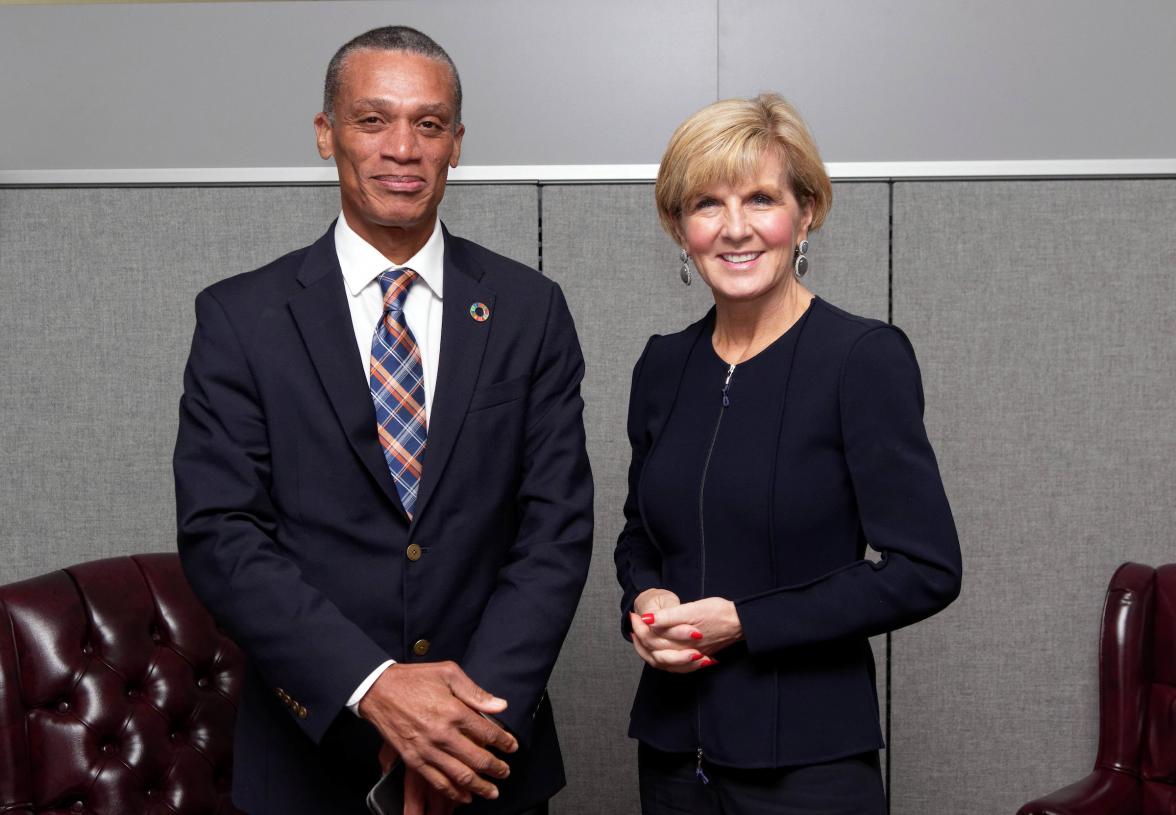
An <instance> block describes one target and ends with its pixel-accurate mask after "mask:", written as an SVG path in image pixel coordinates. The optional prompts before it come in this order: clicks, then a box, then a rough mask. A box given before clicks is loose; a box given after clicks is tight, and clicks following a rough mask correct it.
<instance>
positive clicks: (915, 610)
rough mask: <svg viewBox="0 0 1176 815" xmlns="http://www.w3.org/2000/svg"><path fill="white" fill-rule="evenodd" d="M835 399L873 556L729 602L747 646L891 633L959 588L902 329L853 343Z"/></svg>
mask: <svg viewBox="0 0 1176 815" xmlns="http://www.w3.org/2000/svg"><path fill="white" fill-rule="evenodd" d="M839 402H840V411H841V428H842V438H843V443H844V454H845V459H846V464H847V466H848V469H849V474H850V479H851V481H852V485H853V491H854V496H855V499H856V501H857V506H858V512H859V516H860V518H861V524H862V529H863V531H864V533H865V537H866V540H867V542H868V543H869V545H870V546H871V547H872V548H873V549H875V550H876V551H878V552H880V553H881V555H882V558H881V560H880V562H878V563H871V562H870V561H867V560H861V561H857V562H855V563H853V564H851V565H849V566H846V567H844V568H842V569H838V570H836V571H834V572H831V573H829V574H826V575H823V576H821V577H819V578H817V579H816V580H813V581H811V582H809V583H805V584H802V585H795V586H788V587H784V588H780V589H774V590H772V591H769V592H765V593H763V594H758V595H755V596H752V597H746V598H742V599H739V600H736V607H737V609H738V612H739V618H740V621H741V623H742V625H743V632H744V636H745V638H746V640H747V647H748V649H749V650H750V651H751V652H753V653H762V652H768V651H774V650H778V649H782V648H788V647H792V646H797V645H806V644H811V643H817V642H824V641H828V640H834V639H838V638H841V637H850V636H854V637H864V636H873V635H875V634H880V633H883V632H885V631H891V630H894V629H896V628H900V627H902V626H904V625H909V624H911V623H914V622H917V621H918V620H921V619H924V618H925V617H929V616H931V615H932V614H934V613H936V612H937V611H939V610H940V609H942V608H944V607H945V606H947V605H948V604H949V603H951V601H952V600H954V599H955V598H956V596H958V594H959V590H960V577H961V570H962V566H961V560H960V548H959V540H958V538H957V536H956V530H955V523H954V521H953V520H952V516H951V508H950V507H949V506H948V502H947V496H946V494H945V493H944V489H943V483H942V481H941V480H940V476H939V468H938V466H937V464H936V462H935V454H934V452H933V451H932V449H931V443H930V441H929V440H928V439H927V432H926V430H925V428H924V426H923V389H922V384H921V379H920V375H919V366H918V363H917V362H916V360H915V354H914V350H913V349H912V348H911V345H910V342H909V341H908V340H907V338H906V335H905V334H903V333H902V332H901V331H900V330H898V329H896V328H893V327H891V326H880V327H878V328H875V329H872V330H870V331H869V332H867V333H866V334H864V335H862V337H860V338H859V339H858V340H857V342H856V343H855V345H854V346H853V348H852V349H851V350H850V352H849V354H848V355H847V357H846V360H845V363H844V365H843V369H842V372H841V380H840V394H839Z"/></svg>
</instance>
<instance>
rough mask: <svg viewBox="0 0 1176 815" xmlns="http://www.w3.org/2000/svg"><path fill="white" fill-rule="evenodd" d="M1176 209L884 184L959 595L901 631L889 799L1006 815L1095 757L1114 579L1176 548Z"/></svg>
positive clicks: (1145, 195) (1101, 188) (1017, 186)
mask: <svg viewBox="0 0 1176 815" xmlns="http://www.w3.org/2000/svg"><path fill="white" fill-rule="evenodd" d="M1173 223H1176V181H1173V180H1138V181H1128V180H1107V181H1033V182H1030V181H1000V182H928V183H910V184H896V185H895V189H894V255H893V263H894V319H895V322H897V323H899V324H901V325H903V326H904V327H905V328H907V330H908V331H909V332H910V335H911V339H912V340H913V342H914V344H915V348H916V350H917V351H918V353H919V357H920V360H921V362H922V366H923V376H924V384H925V389H926V394H927V405H928V409H927V423H928V427H929V430H930V432H931V436H932V439H933V441H934V442H935V444H936V449H937V450H938V452H939V457H940V464H941V467H942V470H943V473H944V478H945V481H946V486H947V490H948V495H949V496H950V498H951V501H952V508H953V510H954V512H955V517H956V522H957V524H958V525H959V529H960V536H961V540H962V542H963V549H964V592H963V595H962V596H961V597H960V599H959V601H958V602H957V603H956V604H955V605H954V606H953V607H952V608H950V609H948V610H947V612H946V613H945V614H943V615H941V616H939V617H937V618H935V619H932V620H929V621H927V622H925V623H922V624H920V625H917V626H914V627H913V628H911V629H909V630H906V631H899V632H897V633H895V634H894V635H893V660H892V664H891V669H892V676H893V686H892V688H891V693H892V697H893V705H892V715H893V724H892V734H893V743H892V749H891V753H892V780H893V804H894V810H893V811H894V812H897V813H908V812H909V813H933V812H951V813H958V815H989V813H994V812H1008V813H1012V812H1015V811H1016V809H1017V807H1018V806H1020V805H1021V804H1022V803H1024V802H1025V801H1027V800H1029V799H1030V798H1033V797H1035V796H1036V795H1039V794H1042V793H1045V792H1048V791H1050V790H1053V789H1056V788H1058V787H1060V786H1063V785H1064V784H1068V783H1070V782H1072V781H1076V780H1078V778H1080V777H1081V776H1083V775H1085V774H1086V773H1087V772H1088V771H1089V769H1090V767H1091V766H1092V765H1093V762H1094V738H1095V729H1096V725H1097V718H1096V714H1097V709H1096V703H1095V701H1096V696H1095V692H1096V688H1097V681H1098V678H1097V672H1096V664H1097V659H1098V653H1097V631H1098V621H1099V614H1100V612H1101V607H1102V598H1103V593H1104V591H1105V588H1106V583H1107V580H1108V578H1109V577H1110V574H1111V572H1112V571H1113V570H1114V568H1115V567H1116V566H1117V565H1118V564H1119V563H1121V562H1123V561H1125V560H1136V561H1140V562H1142V563H1147V564H1151V565H1156V564H1159V563H1164V562H1171V561H1176V524H1174V523H1173V521H1174V516H1176V512H1174V507H1176V331H1174V328H1173V327H1174V326H1176V277H1174V272H1176V232H1174V231H1173V229H1172V224H1173ZM1169 647H1176V644H1173V643H1169Z"/></svg>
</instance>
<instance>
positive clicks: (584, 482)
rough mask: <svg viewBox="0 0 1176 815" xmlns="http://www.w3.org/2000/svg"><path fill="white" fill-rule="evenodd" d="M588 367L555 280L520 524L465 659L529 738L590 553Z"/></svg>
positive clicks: (528, 435)
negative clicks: (583, 386) (583, 389)
mask: <svg viewBox="0 0 1176 815" xmlns="http://www.w3.org/2000/svg"><path fill="white" fill-rule="evenodd" d="M583 377H584V359H583V356H582V354H581V352H580V344H579V341H578V340H577V339H576V329H575V326H574V324H573V322H572V315H571V313H570V312H569V310H568V306H567V303H566V302H565V300H564V297H563V294H562V292H561V291H560V290H559V288H558V286H555V285H553V286H552V287H551V296H550V300H549V302H548V310H547V314H546V320H545V324H544V334H543V339H542V342H541V345H540V348H539V352H538V358H537V360H536V363H535V368H534V373H533V375H532V383H531V388H530V392H529V394H528V397H527V405H526V411H527V426H526V431H525V441H524V444H525V449H524V454H523V467H522V472H521V473H520V480H519V486H518V512H519V516H518V517H519V520H518V534H517V536H516V538H515V540H514V543H513V544H512V546H511V547H510V551H509V554H508V556H507V558H506V559H505V561H504V563H503V565H502V567H501V568H500V569H499V571H498V575H497V583H496V588H495V589H494V591H493V593H492V594H491V595H490V599H489V601H488V602H487V604H486V607H485V610H484V611H483V613H482V617H481V619H480V621H479V623H478V627H477V629H476V630H475V631H474V634H473V636H472V637H471V639H470V645H469V647H468V649H467V650H466V653H465V656H464V658H463V659H462V660H461V666H462V668H463V670H465V672H466V673H467V674H468V675H469V676H470V678H471V679H473V680H474V682H476V683H478V685H480V686H481V687H483V688H487V689H491V690H493V692H494V693H495V694H497V695H499V696H503V697H505V698H506V699H507V700H508V701H509V702H510V707H509V708H508V709H507V710H506V712H504V713H502V714H499V715H498V716H497V717H496V718H498V719H499V720H500V721H501V722H502V723H503V724H504V725H505V726H506V727H507V728H509V729H510V730H511V732H512V733H514V734H515V735H516V736H517V737H518V738H519V741H520V742H522V743H523V744H524V745H526V744H527V743H528V741H529V738H530V733H531V725H532V722H533V721H534V716H535V713H536V711H537V710H538V708H539V705H540V704H541V703H542V701H543V694H544V689H545V688H546V685H547V681H548V678H549V677H550V675H551V671H552V668H553V667H554V666H555V661H556V658H557V657H558V656H559V650H560V646H561V645H562V644H563V641H564V638H565V637H566V636H567V632H568V629H569V628H570V627H571V623H572V616H573V615H574V614H575V611H576V606H577V604H578V603H579V600H580V594H581V592H582V591H583V589H584V582H585V580H586V579H587V577H588V566H589V563H590V561H591V554H592V522H593V517H592V493H593V490H592V471H591V469H590V467H589V464H588V452H587V450H586V448H585V435H584V419H583V411H584V402H583V400H582V399H581V397H580V382H581V380H582V379H583Z"/></svg>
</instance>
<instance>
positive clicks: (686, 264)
mask: <svg viewBox="0 0 1176 815" xmlns="http://www.w3.org/2000/svg"><path fill="white" fill-rule="evenodd" d="M681 260H682V269H681V271H679V272H678V276H679V277H681V278H682V282H683V283H685V284H686V285H687V286H689V285H690V256H689V255H688V254H686V250H685V249H683V250H682V258H681Z"/></svg>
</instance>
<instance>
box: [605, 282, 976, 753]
mask: <svg viewBox="0 0 1176 815" xmlns="http://www.w3.org/2000/svg"><path fill="white" fill-rule="evenodd" d="M713 328H714V312H713V310H712V312H711V313H710V314H708V315H707V316H706V317H705V318H704V319H702V320H700V321H699V322H697V323H695V324H694V325H692V326H690V327H689V328H687V329H685V330H684V331H681V332H679V333H677V334H672V335H669V336H664V337H657V336H655V337H653V338H652V339H651V340H650V341H649V344H648V345H647V346H646V348H645V352H644V353H643V354H642V356H641V359H640V361H638V363H637V366H636V369H635V371H634V374H633V387H632V395H631V398H630V404H629V424H628V431H629V439H630V442H631V443H632V448H633V458H632V464H631V466H630V469H629V497H628V500H627V501H626V503H625V527H624V530H623V532H622V533H621V535H620V539H619V541H618V544H617V549H616V565H617V574H618V577H619V579H620V583H621V587H622V589H623V591H624V596H623V598H622V601H621V609H622V615H623V617H622V618H623V625H624V626H625V628H626V633H628V632H627V627H628V616H627V612H628V611H629V610H631V608H632V604H633V600H634V598H635V597H636V596H637V595H638V594H639V593H640V592H642V591H644V590H645V589H649V588H655V587H656V588H667V589H670V590H672V591H674V592H676V593H677V594H678V595H679V597H680V598H681V599H682V600H683V601H684V602H685V601H688V600H692V599H697V597H698V596H699V593H700V577H705V580H706V584H707V585H706V587H704V588H703V589H702V591H703V593H704V594H705V592H706V591H707V588H710V587H712V586H713V584H714V583H715V582H717V581H724V586H723V589H722V591H723V592H724V593H723V594H722V595H721V596H725V597H727V599H730V600H733V601H735V604H736V607H737V609H738V612H739V617H740V621H741V623H742V625H743V631H744V635H745V638H746V639H745V641H744V642H741V643H738V644H736V645H734V646H732V647H730V648H728V649H726V650H724V651H722V652H720V653H719V654H717V655H716V656H717V658H718V661H719V664H718V665H716V666H714V667H711V668H707V669H703V670H701V671H698V672H696V673H691V674H686V675H678V674H671V673H667V672H664V671H658V670H655V669H653V668H650V667H646V668H645V670H644V673H643V675H642V679H641V683H640V686H639V689H638V692H637V698H636V701H635V702H634V705H633V712H632V716H631V727H630V735H632V736H634V737H636V738H638V739H640V740H641V741H643V742H645V743H647V744H649V745H651V746H653V747H655V748H658V749H661V750H665V751H689V752H691V753H693V752H695V751H696V750H697V749H699V748H701V749H702V750H703V752H704V755H705V756H706V757H707V758H708V759H709V760H712V761H714V762H716V763H718V764H723V765H728V766H735V767H780V766H787V765H798V764H810V763H816V762H821V761H829V760H833V759H835V758H839V757H843V756H847V755H852V754H856V753H861V752H865V751H868V750H873V749H877V748H878V747H880V746H882V736H881V733H880V730H879V725H878V703H877V698H876V691H875V683H874V662H873V657H872V655H871V653H870V647H869V643H868V642H867V637H870V636H873V635H876V634H881V633H883V632H886V631H891V630H893V629H895V628H898V627H900V626H903V625H907V624H909V623H912V622H915V621H917V620H920V619H922V618H924V617H927V616H929V615H930V614H933V613H935V612H936V611H938V610H940V609H942V608H943V607H944V606H946V605H947V604H948V603H950V602H951V601H952V600H953V599H954V598H955V597H956V596H957V594H958V593H959V587H960V575H961V563H960V550H959V542H958V540H957V537H956V531H955V525H954V523H953V521H952V516H951V510H950V508H949V506H948V502H947V497H946V495H945V493H944V489H943V485H942V483H941V480H940V476H939V469H938V467H937V465H936V461H935V455H934V453H933V451H932V449H931V445H930V443H929V441H928V440H927V434H926V431H925V430H924V427H923V390H922V386H921V383H920V376H919V368H918V365H917V363H916V361H915V355H914V352H913V351H912V349H911V346H910V343H909V342H908V341H907V338H906V335H904V334H903V333H902V332H901V331H899V330H898V329H896V328H894V327H892V326H888V325H886V324H885V323H881V322H878V321H877V320H869V319H864V318H861V317H856V316H854V315H851V314H847V313H846V312H844V311H842V310H840V309H837V308H835V307H833V306H831V305H830V304H828V303H826V302H824V301H823V300H820V299H816V300H814V301H813V303H812V305H811V307H810V308H809V309H808V311H807V312H806V313H805V315H804V316H803V317H802V318H801V321H800V322H798V324H797V325H796V326H794V327H793V329H792V330H790V332H789V334H787V335H785V337H783V338H781V340H780V341H778V342H779V343H792V345H791V346H788V347H787V348H786V350H787V353H779V354H778V356H777V359H779V360H781V365H780V368H779V370H778V371H777V372H776V373H777V377H778V380H779V382H780V383H781V387H780V389H779V390H777V391H774V392H775V393H777V394H779V393H781V392H782V393H784V397H783V399H782V400H781V402H782V404H781V405H780V406H779V407H778V408H777V407H776V406H775V405H773V406H772V409H773V410H778V411H779V413H778V415H779V417H780V418H779V422H778V427H773V428H771V432H770V434H769V435H767V436H766V437H765V438H762V439H759V440H752V442H751V443H753V444H757V445H763V446H766V447H767V450H768V452H767V453H766V454H765V455H764V456H762V460H763V461H765V462H767V463H766V465H765V472H763V473H762V474H761V473H758V472H757V473H755V474H754V477H755V478H757V479H761V480H758V481H756V482H755V483H757V484H771V485H772V489H771V491H770V492H769V490H767V489H765V490H764V493H765V495H767V496H768V497H767V500H766V501H765V502H764V503H763V505H762V509H761V512H762V513H763V517H762V518H756V519H751V520H750V521H749V522H748V523H747V524H744V526H745V527H756V528H762V529H765V530H767V532H766V534H764V535H759V536H749V535H736V534H724V530H723V529H708V531H707V534H706V546H705V549H701V554H700V547H699V545H698V540H699V535H698V534H697V532H696V530H694V529H693V527H690V528H689V529H687V527H688V526H689V525H688V524H685V522H683V523H681V524H679V525H677V526H676V527H675V528H676V529H678V530H681V532H680V534H679V535H678V537H680V538H682V539H681V540H665V539H659V538H658V534H657V530H656V529H655V528H654V527H653V526H652V525H651V523H650V519H651V518H653V517H663V518H665V517H672V518H690V519H694V520H695V521H697V520H698V518H699V506H698V503H697V499H696V500H695V501H694V502H693V504H692V505H690V506H679V507H676V508H675V507H661V506H658V507H654V506H651V504H650V503H649V500H656V498H650V496H656V495H660V494H664V493H665V490H652V489H651V486H650V485H649V484H648V483H647V482H644V481H643V476H645V475H647V474H648V472H649V469H650V468H649V467H647V464H648V463H649V462H650V460H651V459H653V458H658V459H660V460H659V461H658V462H657V468H656V469H657V470H658V471H659V472H660V473H663V474H665V473H669V474H671V475H670V476H668V477H673V475H672V474H679V473H680V474H683V477H689V476H688V475H686V474H688V473H691V472H692V467H694V463H693V462H695V461H696V459H697V458H698V451H699V450H703V449H705V447H706V445H707V443H708V440H709V439H710V432H711V431H710V428H712V427H715V419H714V418H709V424H705V427H706V428H707V430H706V433H703V434H699V435H700V438H697V439H695V440H689V439H683V438H682V434H681V432H677V441H676V442H675V443H673V444H668V443H667V444H660V445H659V442H660V441H661V440H662V438H663V436H664V435H666V434H665V433H663V431H664V430H665V429H666V426H667V423H668V422H671V421H676V422H678V424H677V425H675V426H676V427H677V428H681V427H683V425H682V424H681V423H682V422H683V421H685V420H690V421H693V422H694V423H695V426H701V425H702V424H703V423H702V422H701V419H703V418H706V417H688V416H684V415H677V413H676V412H677V411H688V410H695V411H696V412H701V411H703V410H711V411H712V412H713V413H715V414H717V413H718V410H719V407H718V406H719V385H720V384H721V382H720V380H719V379H715V381H714V382H713V383H710V385H711V387H709V389H708V388H699V389H697V391H702V390H705V391H706V394H707V399H706V400H704V402H699V400H697V399H693V398H688V397H689V396H690V394H688V393H687V389H688V388H689V387H690V385H689V384H687V385H683V382H690V381H691V380H690V378H689V376H687V375H686V374H687V372H688V370H691V368H690V366H691V365H696V364H697V363H698V360H701V359H703V358H704V357H703V355H705V354H711V356H712V357H713V352H711V351H710V349H709V347H704V344H705V345H706V346H709V343H710V342H711V334H712V331H713ZM776 350H777V351H779V347H777V349H776ZM692 359H694V360H695V362H694V363H692V362H691V360H692ZM720 370H721V369H720ZM736 379H738V374H736ZM769 381H770V378H769ZM740 395H741V394H740V393H739V392H738V391H737V392H736V394H735V397H734V398H739V397H740ZM686 405H694V406H695V407H694V408H689V407H685V406H686ZM700 405H702V406H700ZM705 406H710V407H705ZM709 415H710V414H708V416H709ZM773 415H776V414H773ZM731 421H732V422H734V421H735V419H734V418H733V419H732V420H731ZM722 428H723V432H724V433H736V434H737V433H739V432H740V428H741V426H740V425H739V424H737V423H735V424H731V423H728V424H724V425H722ZM716 438H717V431H716ZM749 466H750V465H749ZM742 477H743V478H744V479H745V480H746V478H748V477H752V476H749V475H747V474H742ZM707 484H708V486H707V488H706V490H707V501H708V502H711V501H719V500H721V493H722V491H723V489H724V484H723V483H722V481H721V480H720V478H719V477H718V476H715V475H712V476H711V477H710V478H709V479H708V481H707ZM697 494H698V492H697V490H696V492H695V495H697ZM647 499H648V500H647ZM867 544H869V545H870V546H871V547H872V548H873V549H875V550H877V551H879V552H881V553H882V558H881V560H880V561H879V562H877V563H874V562H871V561H869V560H864V559H863V557H864V553H865V547H866V545H867ZM702 561H705V562H702ZM711 590H713V589H711Z"/></svg>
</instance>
